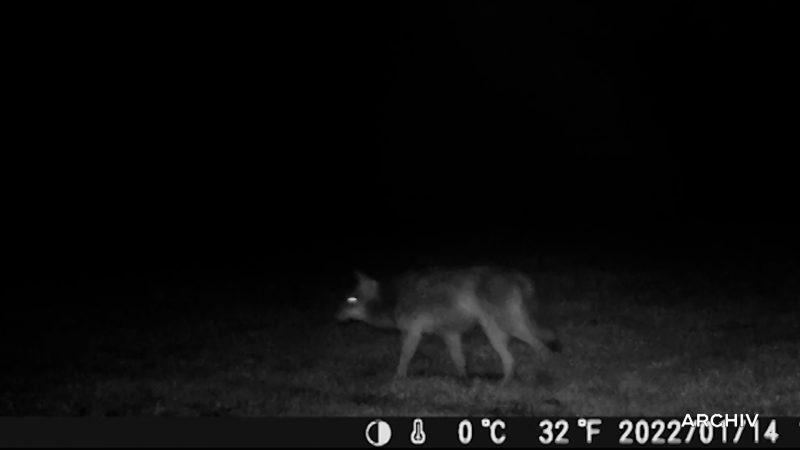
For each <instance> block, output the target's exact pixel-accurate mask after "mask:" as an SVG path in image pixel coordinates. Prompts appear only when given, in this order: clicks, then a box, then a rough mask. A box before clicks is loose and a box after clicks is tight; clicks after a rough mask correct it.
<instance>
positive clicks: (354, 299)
mask: <svg viewBox="0 0 800 450" xmlns="http://www.w3.org/2000/svg"><path fill="white" fill-rule="evenodd" d="M357 302H358V299H357V298H355V297H347V303H350V304H351V305H352V304H353V303H357Z"/></svg>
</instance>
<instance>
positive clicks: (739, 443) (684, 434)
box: [0, 416, 800, 448]
mask: <svg viewBox="0 0 800 450" xmlns="http://www.w3.org/2000/svg"><path fill="white" fill-rule="evenodd" d="M739 418H741V419H742V420H737V423H736V424H734V423H733V422H732V420H733V419H739ZM716 419H717V420H716V421H715V420H714V418H711V420H712V422H713V423H715V424H717V425H719V424H720V423H721V422H722V420H723V419H722V418H719V417H717V418H716ZM750 419H751V421H748V420H747V417H745V416H735V417H734V416H731V417H730V422H729V424H728V426H727V427H716V426H701V427H696V426H695V427H693V426H690V425H688V424H685V423H684V418H682V417H647V418H643V417H630V418H625V417H583V418H578V417H508V418H502V417H367V418H199V419H195V418H0V447H4V448H7V447H16V448H21V447H22V448H24V447H27V448H68V447H116V448H125V447H132V448H141V447H174V448H176V447H206V448H212V447H213V448H217V447H219V448H222V447H226V448H227V447H240V448H242V447H248V448H250V447H261V448H270V447H312V448H345V447H347V448H376V447H380V448H441V447H464V448H470V447H483V448H486V447H496V448H546V447H552V448H576V447H577V448H591V447H616V448H625V447H650V448H653V447H708V448H725V447H731V448H735V447H770V448H796V447H798V446H800V418H798V417H777V418H776V417H761V416H759V417H758V421H757V423H754V422H752V417H750Z"/></svg>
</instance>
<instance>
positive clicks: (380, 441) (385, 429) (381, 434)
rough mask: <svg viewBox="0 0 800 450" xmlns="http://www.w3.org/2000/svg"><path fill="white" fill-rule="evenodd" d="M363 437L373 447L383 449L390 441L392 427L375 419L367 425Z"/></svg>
mask: <svg viewBox="0 0 800 450" xmlns="http://www.w3.org/2000/svg"><path fill="white" fill-rule="evenodd" d="M364 435H365V436H366V437H367V442H369V443H370V444H372V445H373V446H374V447H383V446H384V445H386V443H387V442H389V440H390V439H392V427H390V426H389V424H388V423H386V422H385V421H383V420H381V419H375V420H373V421H372V422H370V423H369V425H367V429H366V431H365V432H364Z"/></svg>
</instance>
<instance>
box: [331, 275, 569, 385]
mask: <svg viewBox="0 0 800 450" xmlns="http://www.w3.org/2000/svg"><path fill="white" fill-rule="evenodd" d="M355 275H356V279H357V284H356V287H355V289H354V290H353V291H352V293H351V294H350V295H349V296H348V297H347V300H346V302H345V303H344V305H342V307H341V308H340V309H339V311H338V313H337V314H336V318H337V319H338V320H339V321H350V320H357V321H363V322H366V323H368V324H370V325H373V326H376V327H382V328H396V329H399V330H400V331H401V332H402V335H403V339H402V342H403V343H402V348H401V351H400V362H399V363H398V365H397V371H396V373H395V377H397V378H404V377H405V376H406V373H407V370H408V364H409V362H410V361H411V358H412V357H413V356H414V353H415V352H416V349H417V345H418V344H419V342H420V339H421V338H422V336H423V335H424V334H438V335H439V336H441V337H442V339H443V340H444V342H445V344H446V345H447V348H448V352H449V353H450V358H451V359H452V360H453V363H454V364H455V366H456V370H457V371H458V375H459V376H460V377H466V376H467V370H466V361H465V359H464V352H463V349H462V344H461V337H462V335H463V334H464V333H465V332H467V331H468V330H470V329H471V328H473V327H475V326H480V327H481V328H482V329H483V331H484V332H485V333H486V336H487V337H488V338H489V342H490V343H491V345H492V347H493V348H494V350H495V351H496V352H497V354H498V355H499V356H500V360H501V361H502V364H503V380H502V384H506V383H508V382H509V381H510V380H511V379H512V378H513V374H514V356H513V355H512V354H511V352H510V351H509V349H508V342H509V338H510V337H515V338H517V339H520V340H522V341H523V342H525V343H526V344H528V345H529V346H530V347H531V348H533V349H534V350H535V351H536V353H537V354H538V355H539V357H540V359H541V360H542V361H545V360H547V359H549V357H550V355H551V351H558V350H559V349H560V344H559V343H558V340H557V339H556V338H555V335H554V334H553V333H552V332H550V331H549V330H543V329H541V328H539V327H538V326H537V325H536V322H535V321H534V320H533V319H532V318H531V317H530V315H529V313H528V306H527V305H528V304H531V303H532V302H533V301H534V296H535V291H534V285H533V281H532V280H531V279H530V277H528V276H527V275H525V274H523V273H522V272H519V271H515V270H503V269H499V268H496V267H491V266H473V267H468V268H460V269H442V268H432V269H427V270H423V271H412V272H407V273H405V274H402V275H400V276H397V277H395V278H392V279H390V280H388V281H387V282H384V283H381V282H378V281H377V280H375V279H373V278H370V277H369V276H367V275H365V274H364V273H363V272H361V271H356V272H355Z"/></svg>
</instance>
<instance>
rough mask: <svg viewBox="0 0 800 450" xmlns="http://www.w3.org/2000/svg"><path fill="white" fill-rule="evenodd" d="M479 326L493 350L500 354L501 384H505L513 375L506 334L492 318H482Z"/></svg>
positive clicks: (512, 358) (512, 362) (511, 358)
mask: <svg viewBox="0 0 800 450" xmlns="http://www.w3.org/2000/svg"><path fill="white" fill-rule="evenodd" d="M481 327H483V331H484V332H485V333H486V336H487V337H488V338H489V343H491V344H492V348H494V351H496V352H497V354H498V355H500V360H501V361H502V362H503V381H502V384H506V383H508V382H509V381H511V379H512V378H513V377H514V355H512V354H511V351H510V350H509V349H508V334H507V333H506V332H505V331H503V329H502V328H500V326H499V325H498V324H497V323H496V322H495V321H494V320H492V319H485V320H482V321H481Z"/></svg>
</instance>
